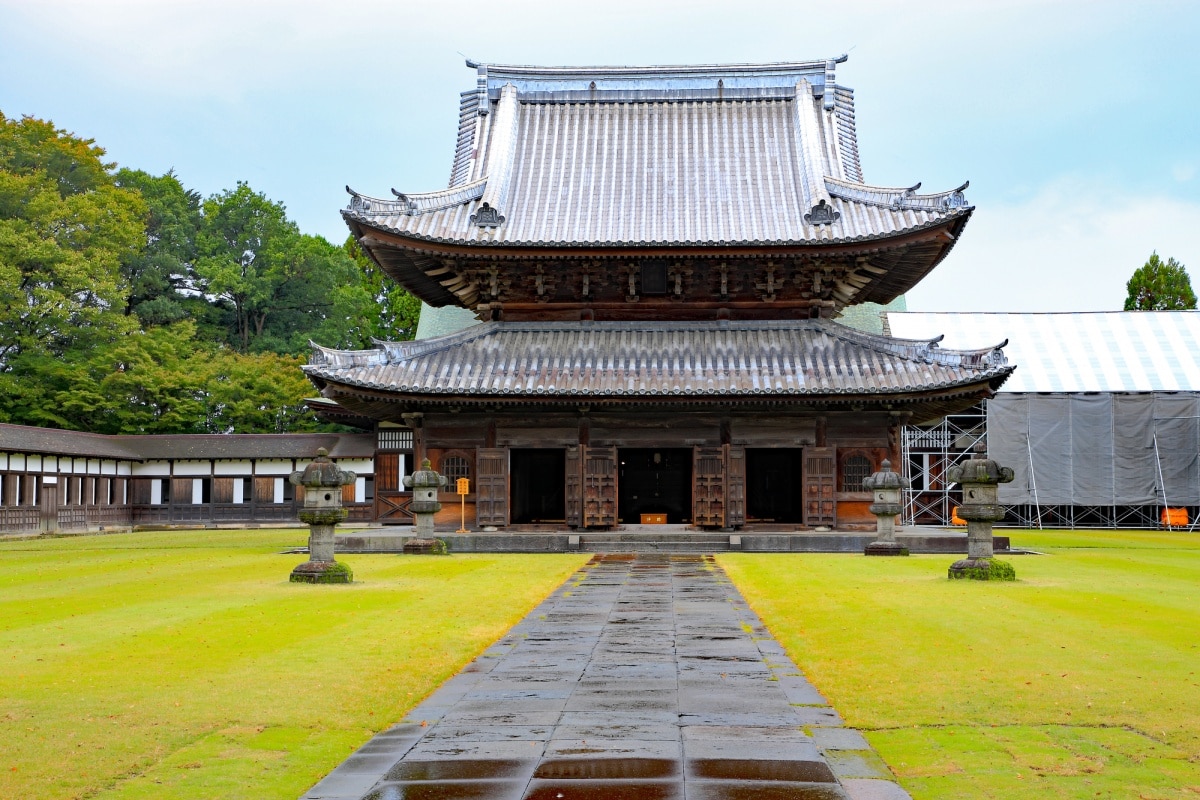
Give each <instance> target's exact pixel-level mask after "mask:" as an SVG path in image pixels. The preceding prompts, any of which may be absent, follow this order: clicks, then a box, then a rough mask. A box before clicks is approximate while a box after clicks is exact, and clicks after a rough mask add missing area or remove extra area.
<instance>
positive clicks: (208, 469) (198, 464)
mask: <svg viewBox="0 0 1200 800" xmlns="http://www.w3.org/2000/svg"><path fill="white" fill-rule="evenodd" d="M175 474H176V475H212V462H211V461H176V462H175Z"/></svg>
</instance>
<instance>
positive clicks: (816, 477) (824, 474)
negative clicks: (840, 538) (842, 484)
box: [803, 447, 837, 528]
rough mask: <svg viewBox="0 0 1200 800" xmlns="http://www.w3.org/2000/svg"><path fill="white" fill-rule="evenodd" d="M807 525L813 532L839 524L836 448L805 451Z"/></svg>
mask: <svg viewBox="0 0 1200 800" xmlns="http://www.w3.org/2000/svg"><path fill="white" fill-rule="evenodd" d="M803 481H804V492H803V499H804V524H805V525H807V526H808V527H810V528H815V527H818V526H825V527H830V528H832V527H834V525H835V524H836V523H837V496H836V494H835V492H836V486H837V452H836V448H833V447H806V448H804V478H803Z"/></svg>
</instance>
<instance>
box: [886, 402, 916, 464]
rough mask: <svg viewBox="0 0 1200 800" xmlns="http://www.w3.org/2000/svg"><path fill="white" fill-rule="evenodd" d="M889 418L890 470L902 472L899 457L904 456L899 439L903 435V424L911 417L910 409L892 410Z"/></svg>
mask: <svg viewBox="0 0 1200 800" xmlns="http://www.w3.org/2000/svg"><path fill="white" fill-rule="evenodd" d="M890 416H891V419H890V421H889V424H888V458H889V459H890V460H891V462H892V471H893V472H896V473H898V474H904V468H903V465H902V464H901V463H900V459H902V458H903V457H904V451H903V449H902V448H901V439H902V437H903V436H904V426H905V425H907V424H908V421H909V420H910V419H912V412H911V411H892V412H891V414H890Z"/></svg>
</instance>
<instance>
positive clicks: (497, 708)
mask: <svg viewBox="0 0 1200 800" xmlns="http://www.w3.org/2000/svg"><path fill="white" fill-rule="evenodd" d="M908 797H909V795H908V794H907V793H906V792H904V791H903V790H902V789H901V788H900V787H899V786H898V785H897V784H896V783H894V782H893V780H892V776H891V773H890V772H889V771H888V769H887V767H886V766H885V765H884V764H883V762H882V761H881V760H880V759H879V757H878V756H877V755H876V754H875V752H874V751H873V750H871V749H870V748H869V746H868V745H867V743H866V741H865V740H864V739H863V737H862V736H861V735H860V734H859V733H858V732H857V731H854V730H851V729H849V728H845V727H843V726H842V721H841V719H840V718H839V717H838V715H837V712H836V711H834V710H833V709H832V708H830V707H829V705H828V704H827V703H826V702H825V699H824V698H823V697H821V695H820V694H818V693H817V691H816V690H815V689H814V688H813V686H812V684H810V683H809V682H808V681H807V680H806V679H805V678H804V677H803V676H802V675H801V674H800V672H799V670H798V669H797V668H796V666H795V665H794V664H793V663H792V662H791V660H790V659H789V658H788V657H787V655H786V654H785V653H784V652H783V648H782V647H780V645H779V644H778V643H777V642H776V641H775V640H774V639H772V638H771V636H770V634H769V633H768V632H767V631H766V629H765V628H764V627H763V626H762V623H761V621H760V620H759V619H758V617H757V616H756V615H755V614H754V612H752V611H751V610H750V609H749V608H748V607H747V605H746V603H745V601H744V600H743V599H742V597H741V595H740V594H739V593H738V592H737V590H736V589H735V588H734V587H733V585H732V584H731V583H730V582H729V579H728V578H727V577H726V576H725V574H724V572H723V571H722V570H721V569H720V567H718V566H717V564H716V563H715V561H713V559H712V557H711V556H700V555H664V554H637V555H633V554H622V555H608V556H599V557H597V558H595V559H593V560H592V561H591V562H590V563H589V564H588V565H587V566H586V567H584V568H583V569H582V570H580V571H579V572H578V573H576V574H575V576H573V577H572V578H571V579H570V580H569V581H567V583H566V584H564V585H563V586H561V587H560V588H559V589H558V590H557V591H556V592H555V593H554V594H553V595H551V596H550V597H549V598H548V599H547V600H546V601H545V602H544V603H542V604H541V605H540V606H538V607H537V608H535V609H534V610H533V611H532V612H531V613H530V614H529V616H527V617H526V618H525V619H524V620H522V621H521V622H520V623H519V624H517V625H516V627H514V628H513V629H512V630H511V631H509V632H508V634H507V635H505V637H504V638H503V639H502V640H501V641H500V642H498V643H497V644H496V645H494V646H493V647H492V648H490V649H489V650H488V651H487V652H485V653H484V654H483V655H482V656H480V657H479V658H478V659H476V660H475V661H474V662H472V663H471V664H469V665H468V666H467V667H466V668H465V669H464V670H463V671H462V672H461V673H459V674H458V675H457V676H455V677H454V678H451V679H450V680H449V681H447V682H446V683H445V684H443V685H442V686H441V687H440V688H439V689H438V690H437V691H436V692H435V693H434V694H433V695H431V696H430V697H429V698H428V699H427V700H426V701H425V702H424V703H422V704H421V705H420V706H418V707H417V708H415V709H413V711H412V713H411V714H410V715H409V716H408V717H407V718H406V719H405V720H404V721H403V722H401V723H400V724H399V725H396V726H395V727H394V728H392V729H391V730H388V731H385V732H384V733H381V734H379V735H378V736H376V737H375V738H374V739H372V740H371V741H370V742H368V743H367V744H366V745H364V746H363V747H362V748H361V749H360V750H359V751H358V752H357V753H355V754H354V755H352V756H351V757H350V758H349V759H348V760H347V761H346V762H345V763H344V764H342V766H340V767H338V769H336V770H335V771H334V772H332V773H330V775H329V776H328V777H326V778H325V779H324V780H322V781H321V782H320V783H318V784H317V785H316V786H314V787H313V788H312V789H311V790H309V792H308V793H307V794H305V795H304V800H360V798H362V800H458V799H459V798H481V799H482V798H487V799H488V800H601V798H603V799H604V800H783V798H789V799H792V800H833V799H834V798H843V799H845V798H849V800H904V799H905V798H908Z"/></svg>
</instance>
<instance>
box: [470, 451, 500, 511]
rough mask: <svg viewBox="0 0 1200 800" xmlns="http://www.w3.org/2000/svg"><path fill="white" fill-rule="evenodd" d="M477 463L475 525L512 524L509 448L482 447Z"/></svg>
mask: <svg viewBox="0 0 1200 800" xmlns="http://www.w3.org/2000/svg"><path fill="white" fill-rule="evenodd" d="M475 464H476V466H477V467H478V472H479V474H478V475H477V477H476V480H475V524H476V525H480V526H483V525H494V526H497V527H503V526H505V525H507V524H508V448H507V447H481V448H479V449H478V450H476V451H475Z"/></svg>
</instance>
